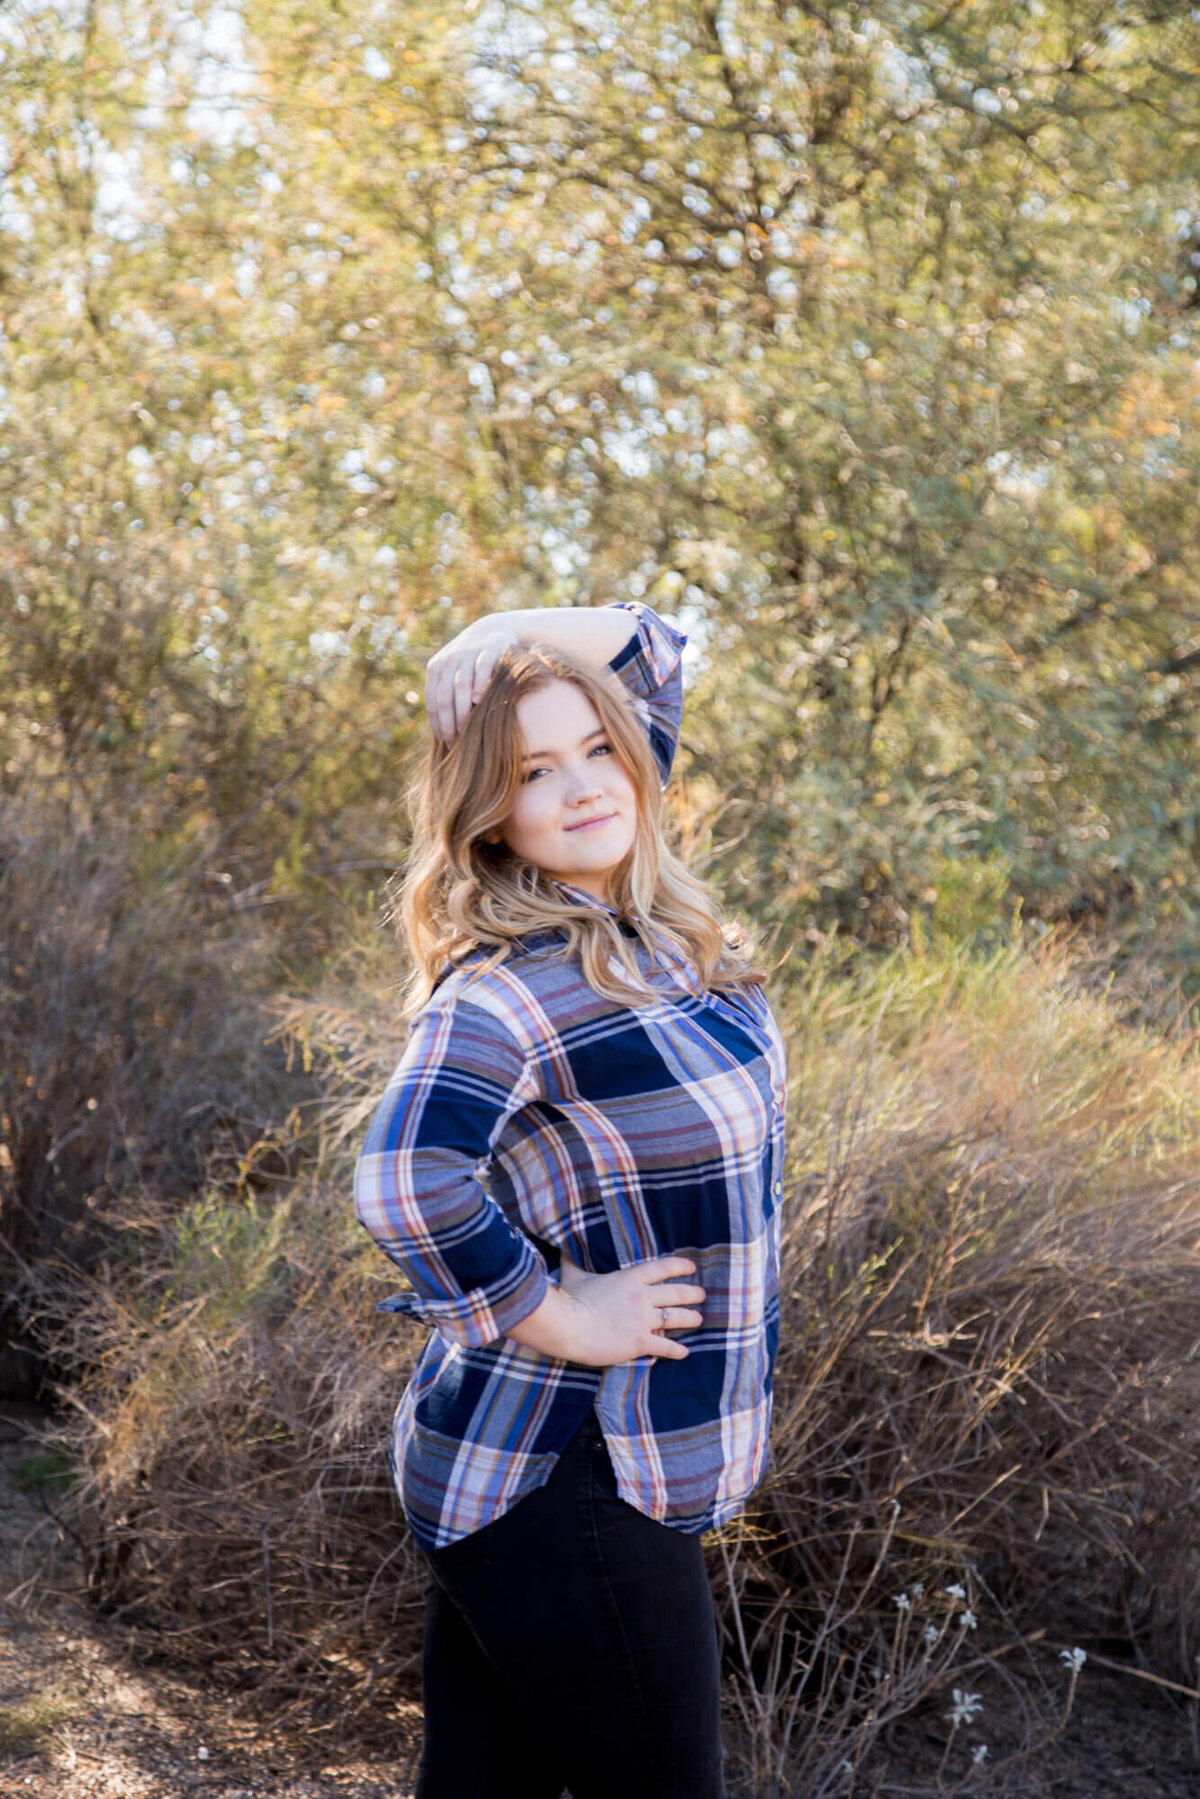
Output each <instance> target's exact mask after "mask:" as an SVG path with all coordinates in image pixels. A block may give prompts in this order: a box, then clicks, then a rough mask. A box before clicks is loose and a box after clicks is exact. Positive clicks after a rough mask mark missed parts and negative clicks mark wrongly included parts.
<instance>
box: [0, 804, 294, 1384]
mask: <svg viewBox="0 0 1200 1799" xmlns="http://www.w3.org/2000/svg"><path fill="white" fill-rule="evenodd" d="M153 855H154V851H153V850H152V849H151V848H150V847H149V846H148V844H147V842H146V841H145V839H144V838H143V837H141V836H140V835H139V834H138V832H137V830H136V828H135V827H134V826H133V825H131V824H130V823H129V821H128V820H121V819H119V818H115V817H111V816H102V815H100V813H99V812H97V813H96V814H95V815H92V816H82V815H80V814H79V813H78V812H77V813H76V814H75V815H74V816H73V817H70V816H66V815H65V813H64V815H62V816H60V815H59V814H58V813H57V812H54V811H51V810H49V809H44V810H39V809H38V808H37V807H30V808H29V809H28V810H25V811H22V810H20V809H18V808H16V807H14V808H12V809H10V810H9V811H8V812H7V813H6V814H5V815H4V818H3V821H2V822H0V1271H2V1272H3V1276H4V1278H3V1289H4V1292H5V1294H6V1296H7V1299H8V1304H7V1305H0V1336H2V1338H3V1347H0V1387H3V1388H4V1390H5V1391H7V1392H9V1393H18V1392H25V1393H27V1394H32V1393H33V1392H34V1391H36V1387H37V1382H38V1379H39V1377H40V1363H39V1359H38V1358H37V1357H36V1356H35V1355H34V1354H33V1352H32V1347H31V1346H30V1347H29V1348H22V1347H20V1346H21V1345H22V1344H23V1343H24V1342H25V1341H26V1340H27V1339H26V1337H25V1324H24V1319H23V1315H22V1305H21V1299H20V1295H21V1293H22V1292H24V1291H25V1290H26V1289H25V1283H26V1281H27V1279H28V1277H29V1274H30V1270H31V1269H32V1268H33V1267H34V1266H35V1265H36V1266H38V1267H41V1266H42V1265H44V1264H45V1263H46V1262H47V1261H48V1260H51V1259H54V1258H63V1259H66V1260H67V1261H69V1262H71V1263H73V1264H75V1265H76V1266H78V1267H85V1266H87V1265H88V1264H89V1263H91V1262H92V1261H94V1260H95V1259H96V1257H98V1256H99V1255H100V1254H101V1253H102V1251H103V1250H104V1249H105V1248H107V1247H108V1245H109V1242H110V1240H111V1222H110V1218H109V1211H110V1207H111V1206H112V1205H113V1203H114V1202H115V1201H116V1200H117V1199H118V1198H120V1197H122V1196H128V1195H130V1194H134V1193H136V1194H140V1195H142V1196H144V1197H146V1198H149V1197H151V1196H154V1197H157V1198H158V1199H160V1200H162V1201H163V1202H165V1203H170V1202H171V1201H173V1200H174V1199H176V1198H177V1197H179V1196H183V1195H187V1194H190V1193H192V1192H194V1191H195V1190H196V1189H197V1187H198V1186H199V1185H200V1184H201V1182H202V1180H203V1178H204V1176H205V1173H206V1170H207V1171H211V1170H212V1168H213V1166H214V1164H215V1163H221V1164H222V1165H223V1168H224V1172H225V1173H226V1175H231V1176H233V1177H234V1178H236V1174H237V1170H238V1169H239V1168H243V1169H246V1170H247V1171H248V1173H249V1178H250V1179H251V1180H252V1182H253V1181H258V1180H265V1179H266V1178H268V1175H269V1173H271V1172H274V1173H276V1174H279V1175H286V1174H287V1172H288V1158H287V1153H286V1144H287V1143H288V1141H290V1137H291V1135H292V1133H291V1132H290V1130H289V1129H287V1128H286V1127H285V1117H286V1114H287V1112H288V1109H289V1105H290V1104H291V1103H292V1102H293V1101H294V1100H295V1098H296V1097H297V1096H298V1087H299V1083H298V1082H297V1081H296V1080H295V1079H294V1078H286V1079H285V1078H284V1071H283V1069H282V1066H281V1058H280V1056H279V1055H278V1053H276V1052H274V1051H273V1050H272V1049H271V1048H270V1046H268V1045H267V1044H265V1043H264V1036H265V1022H264V1020H265V1013H264V996H265V991H266V985H267V980H266V969H267V966H268V950H269V945H268V943H267V940H266V935H265V932H264V929H263V927H262V925H261V923H260V922H257V921H255V920H253V919H249V918H240V917H231V916H228V915H227V913H226V909H225V907H224V905H223V903H222V905H221V906H220V907H214V906H212V905H210V904H209V902H208V900H207V899H206V897H205V895H204V894H203V893H202V892H198V891H197V890H195V888H189V887H188V886H187V884H186V883H184V882H182V881H179V880H174V881H173V880H167V879H163V880H159V879H156V878H155V877H154V875H153V871H152V870H151V869H149V868H148V867H147V862H148V861H152V860H153ZM267 1139H270V1143H268V1142H267ZM256 1146H257V1149H256ZM256 1158H257V1159H256ZM250 1164H255V1166H254V1167H253V1168H251V1167H250ZM34 1284H35V1286H36V1284H37V1283H36V1282H35V1283H34ZM31 1303H32V1300H31Z"/></svg>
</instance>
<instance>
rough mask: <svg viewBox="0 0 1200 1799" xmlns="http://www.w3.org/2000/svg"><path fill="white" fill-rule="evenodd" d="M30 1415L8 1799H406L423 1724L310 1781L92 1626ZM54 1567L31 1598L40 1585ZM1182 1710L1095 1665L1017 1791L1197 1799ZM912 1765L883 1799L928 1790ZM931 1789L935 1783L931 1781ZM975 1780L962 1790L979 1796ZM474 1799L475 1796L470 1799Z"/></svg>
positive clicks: (221, 1702) (14, 1467) (217, 1708)
mask: <svg viewBox="0 0 1200 1799" xmlns="http://www.w3.org/2000/svg"><path fill="white" fill-rule="evenodd" d="M37 1422H38V1414H37V1413H36V1412H34V1411H33V1410H32V1408H21V1407H18V1406H11V1405H10V1406H0V1795H2V1796H3V1799H35V1796H36V1799H41V1796H42V1795H47V1796H48V1795H54V1799H184V1796H185V1795H186V1796H187V1799H192V1796H193V1795H195V1796H196V1799H265V1796H266V1795H268V1794H269V1795H271V1799H410V1796H411V1791H412V1787H411V1773H412V1767H413V1762H414V1758H415V1753H416V1750H417V1747H418V1745H419V1740H420V1715H419V1711H418V1709H417V1708H416V1707H415V1706H414V1708H413V1710H412V1713H411V1715H410V1716H407V1717H401V1718H400V1719H399V1720H398V1723H397V1740H396V1746H395V1756H394V1758H393V1759H389V1760H386V1761H380V1760H378V1759H372V1760H369V1761H368V1760H364V1759H362V1758H356V1757H355V1756H354V1754H353V1753H350V1752H344V1753H341V1754H339V1755H337V1756H336V1757H335V1758H332V1759H330V1761H329V1762H328V1763H327V1765H325V1766H323V1767H316V1768H314V1767H313V1766H312V1764H311V1761H302V1760H301V1758H300V1757H298V1756H297V1755H296V1754H295V1753H294V1750H293V1748H292V1746H291V1745H290V1744H289V1742H288V1740H287V1737H286V1734H285V1733H283V1732H282V1731H274V1732H273V1731H272V1730H270V1729H269V1728H264V1727H263V1725H262V1723H261V1722H259V1721H257V1720H255V1719H253V1718H251V1717H249V1716H246V1715H243V1714H241V1713H239V1711H238V1710H237V1709H236V1707H234V1706H231V1705H230V1703H229V1701H228V1700H227V1699H225V1698H223V1697H221V1696H220V1695H217V1694H214V1693H212V1692H206V1691H205V1689H204V1687H203V1686H198V1685H194V1684H189V1683H186V1682H184V1681H182V1680H180V1679H179V1678H177V1677H176V1676H174V1675H172V1674H170V1673H166V1672H162V1671H158V1670H155V1669H152V1668H151V1669H147V1668H145V1667H138V1666H135V1665H134V1664H133V1663H132V1662H131V1660H130V1658H129V1656H128V1654H127V1653H126V1647H125V1644H124V1643H123V1641H122V1638H121V1635H120V1633H119V1632H117V1631H115V1630H113V1629H111V1628H106V1627H105V1626H104V1625H103V1624H102V1623H101V1622H100V1621H99V1620H97V1619H96V1618H95V1617H94V1616H93V1614H92V1613H91V1611H90V1609H89V1607H88V1606H87V1604H86V1601H85V1599H84V1597H83V1594H82V1587H81V1580H80V1572H79V1563H78V1559H77V1558H76V1556H75V1555H74V1553H73V1551H72V1549H71V1545H70V1543H69V1540H68V1539H67V1538H66V1537H65V1536H64V1535H63V1533H62V1532H61V1531H60V1530H59V1529H58V1527H57V1526H56V1524H55V1523H54V1521H53V1519H52V1518H50V1517H49V1516H48V1515H47V1512H46V1510H45V1508H44V1506H43V1504H42V1503H41V1502H40V1500H39V1498H38V1493H37V1489H36V1487H34V1488H30V1487H29V1486H28V1485H27V1484H26V1483H24V1482H22V1480H21V1479H20V1478H19V1473H18V1471H19V1470H20V1469H21V1468H22V1465H23V1464H27V1463H28V1461H29V1458H30V1456H31V1454H32V1445H31V1442H30V1437H29V1433H30V1431H31V1429H32V1428H34V1426H36V1424H37ZM47 1564H48V1565H49V1567H50V1568H51V1570H52V1574H53V1581H52V1587H53V1590H52V1592H50V1593H49V1594H46V1593H40V1594H39V1595H38V1596H36V1597H35V1595H34V1588H33V1580H32V1577H33V1576H34V1575H35V1574H37V1573H38V1572H39V1571H44V1570H45V1568H46V1566H47ZM1194 1729H1195V1717H1194V1713H1192V1714H1190V1712H1189V1706H1188V1702H1187V1701H1185V1700H1184V1701H1181V1700H1178V1699H1175V1698H1173V1697H1171V1696H1170V1695H1168V1694H1166V1693H1165V1692H1164V1691H1163V1690H1162V1689H1160V1688H1159V1687H1156V1686H1154V1685H1153V1684H1151V1683H1148V1682H1145V1681H1142V1680H1140V1679H1138V1678H1136V1677H1134V1676H1132V1675H1131V1674H1129V1673H1126V1672H1116V1671H1113V1670H1108V1669H1104V1668H1100V1667H1098V1666H1095V1665H1094V1664H1093V1663H1089V1664H1088V1666H1087V1667H1086V1668H1085V1670H1084V1673H1083V1675H1082V1676H1081V1678H1080V1682H1079V1689H1078V1696H1077V1700H1076V1705H1075V1710H1074V1713H1073V1716H1072V1720H1071V1724H1070V1726H1069V1728H1068V1730H1067V1731H1066V1733H1065V1734H1064V1736H1063V1738H1062V1739H1061V1741H1060V1742H1059V1743H1058V1744H1057V1745H1055V1746H1054V1748H1053V1749H1051V1750H1047V1751H1046V1752H1045V1753H1044V1754H1043V1755H1042V1756H1041V1757H1040V1758H1039V1759H1038V1760H1037V1761H1036V1762H1034V1763H1033V1764H1032V1765H1031V1766H1029V1767H1028V1768H1027V1769H1026V1771H1025V1773H1024V1775H1023V1777H1022V1779H1021V1781H1020V1783H1019V1790H1020V1791H1023V1792H1025V1793H1028V1794H1030V1795H1037V1796H1040V1795H1046V1799H1197V1795H1198V1794H1200V1757H1198V1756H1197V1754H1196V1749H1195V1746H1194V1742H1193V1731H1194ZM923 1761H926V1757H925V1756H922V1755H921V1754H920V1753H918V1752H916V1750H915V1748H914V1752H913V1753H912V1754H911V1755H909V1756H906V1757H905V1758H904V1761H903V1763H901V1762H900V1761H899V1760H897V1762H896V1764H895V1766H894V1767H891V1768H889V1769H888V1770H887V1772H886V1774H884V1775H883V1776H882V1784H881V1785H880V1786H879V1787H878V1788H877V1791H878V1792H879V1794H880V1795H881V1799H882V1796H883V1795H891V1794H895V1795H902V1794H918V1793H927V1792H928V1791H929V1790H930V1786H929V1781H928V1775H927V1766H928V1764H927V1765H926V1768H924V1769H923V1768H922V1767H921V1763H922V1762H923ZM923 1776H924V1777H923ZM988 1790H989V1787H988V1784H987V1783H985V1782H982V1781H981V1782H979V1783H978V1784H976V1783H972V1784H971V1785H969V1786H968V1787H967V1788H966V1789H965V1791H966V1792H967V1793H972V1794H973V1793H980V1794H984V1793H986V1792H987V1791H988ZM463 1799H471V1796H470V1795H466V1794H464V1795H463Z"/></svg>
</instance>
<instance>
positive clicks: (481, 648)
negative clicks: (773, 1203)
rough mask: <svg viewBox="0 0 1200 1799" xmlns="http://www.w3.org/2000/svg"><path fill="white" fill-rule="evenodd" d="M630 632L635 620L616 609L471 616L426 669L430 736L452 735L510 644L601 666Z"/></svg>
mask: <svg viewBox="0 0 1200 1799" xmlns="http://www.w3.org/2000/svg"><path fill="white" fill-rule="evenodd" d="M636 629H637V619H636V617H632V616H631V615H630V613H628V612H626V611H624V610H622V609H621V608H620V607H618V606H531V607H526V608H523V609H521V610H520V611H516V612H490V613H488V615H487V617H486V618H477V619H476V620H475V622H474V624H470V625H468V626H467V627H466V629H465V630H463V631H460V632H459V633H458V635H457V636H456V637H452V638H451V639H450V642H449V643H447V644H443V645H442V647H441V649H440V650H438V651H437V652H436V653H435V654H434V655H432V656H431V657H430V658H429V662H428V664H427V665H426V669H425V706H426V710H427V712H428V714H429V723H430V727H431V729H432V731H433V734H434V736H435V737H436V738H438V739H439V741H440V742H442V743H450V742H451V741H452V740H453V739H454V738H455V737H457V735H458V733H459V732H460V731H461V730H462V728H463V726H464V725H465V724H466V722H467V719H468V718H469V717H470V715H471V708H472V706H473V705H474V704H475V702H476V700H478V699H480V698H481V697H482V695H483V690H484V688H485V687H486V686H487V684H488V682H489V680H490V679H491V676H492V670H493V669H494V668H495V666H496V663H497V661H498V660H499V658H500V655H501V652H502V651H504V650H506V649H508V648H509V646H510V645H511V644H515V643H547V644H550V645H551V646H552V647H553V648H554V649H559V650H566V651H567V652H568V653H569V654H570V655H572V656H577V657H578V658H579V660H580V661H581V662H586V663H588V664H590V665H591V666H593V667H595V668H603V667H605V665H606V664H607V663H609V662H611V661H612V659H613V657H614V656H616V655H617V654H618V652H619V651H620V650H622V649H623V648H624V647H625V645H626V644H627V643H628V642H629V640H630V638H631V637H632V636H633V635H634V632H635V631H636Z"/></svg>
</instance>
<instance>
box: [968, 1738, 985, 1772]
mask: <svg viewBox="0 0 1200 1799" xmlns="http://www.w3.org/2000/svg"><path fill="white" fill-rule="evenodd" d="M987 1758H988V1746H987V1744H986V1743H980V1744H979V1745H978V1747H977V1748H975V1749H972V1751H971V1760H972V1761H973V1762H974V1763H975V1766H976V1767H977V1768H982V1766H983V1764H984V1762H985V1761H986V1760H987Z"/></svg>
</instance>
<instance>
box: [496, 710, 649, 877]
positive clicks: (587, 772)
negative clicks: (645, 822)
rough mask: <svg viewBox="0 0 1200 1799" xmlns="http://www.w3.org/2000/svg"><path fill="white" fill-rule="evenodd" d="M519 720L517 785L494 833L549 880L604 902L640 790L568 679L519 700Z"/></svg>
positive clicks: (625, 847) (631, 830)
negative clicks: (522, 755)
mask: <svg viewBox="0 0 1200 1799" xmlns="http://www.w3.org/2000/svg"><path fill="white" fill-rule="evenodd" d="M517 721H518V724H519V726H520V730H521V737H522V740H523V748H524V751H525V759H524V761H523V762H522V765H521V767H522V773H521V785H520V787H519V789H518V790H517V797H516V800H515V802H514V804H513V808H512V811H511V812H510V813H509V815H508V817H507V818H506V819H505V820H504V822H503V824H502V825H500V826H499V827H498V835H499V836H500V838H501V839H502V841H503V842H504V843H506V844H507V845H508V847H509V849H510V850H511V851H512V852H513V854H514V855H515V856H521V857H523V858H524V859H525V860H526V861H527V862H533V863H536V865H537V866H538V867H539V868H540V869H541V870H542V871H543V873H545V874H546V875H547V876H549V878H550V879H551V880H558V881H567V882H568V883H569V884H570V885H571V886H572V887H579V888H581V889H582V890H583V891H584V892H585V893H590V894H592V895H593V896H594V897H595V898H596V899H600V900H604V901H608V899H609V893H608V877H609V875H610V874H611V873H612V872H613V870H614V869H616V868H617V866H618V865H619V864H620V862H621V861H622V860H623V859H624V857H625V856H627V855H628V853H629V851H630V850H631V849H632V847H633V841H634V837H635V835H636V831H637V791H636V789H635V787H634V785H633V782H632V781H631V780H630V778H629V776H628V775H627V774H626V773H625V770H624V768H623V767H622V766H621V763H620V762H619V761H618V759H617V753H616V751H615V749H614V748H613V747H612V745H611V743H610V742H609V738H608V733H607V732H606V731H605V729H604V726H603V725H602V724H601V722H600V715H599V713H598V712H597V711H596V708H595V706H594V705H593V704H592V702H591V700H590V699H588V697H587V695H586V694H585V693H583V692H581V690H580V689H579V688H578V687H576V686H575V685H574V684H573V683H572V682H570V681H558V680H554V681H550V682H548V683H547V685H546V686H545V687H540V688H539V689H538V690H537V692H536V693H530V694H527V695H526V696H525V698H524V699H523V700H521V701H520V702H519V704H518V706H517ZM593 820H594V821H595V822H589V821H593ZM601 821H602V822H601Z"/></svg>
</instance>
